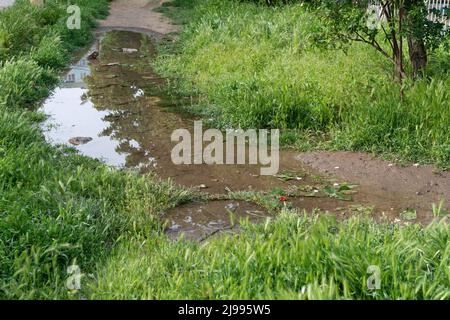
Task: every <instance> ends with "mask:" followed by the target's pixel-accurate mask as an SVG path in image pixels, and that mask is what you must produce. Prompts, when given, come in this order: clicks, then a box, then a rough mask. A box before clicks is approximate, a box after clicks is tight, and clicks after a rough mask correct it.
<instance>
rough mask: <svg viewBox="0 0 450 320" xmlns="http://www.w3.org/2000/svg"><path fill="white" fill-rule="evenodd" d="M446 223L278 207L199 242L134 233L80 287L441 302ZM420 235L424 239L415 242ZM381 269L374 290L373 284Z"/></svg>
mask: <svg viewBox="0 0 450 320" xmlns="http://www.w3.org/2000/svg"><path fill="white" fill-rule="evenodd" d="M449 236H450V233H449V230H448V223H447V222H446V221H444V220H441V221H440V222H437V221H436V222H434V223H433V224H431V225H430V226H428V227H426V228H425V229H422V228H421V227H420V226H418V225H411V226H408V227H399V226H396V225H392V224H376V223H374V222H373V221H372V220H370V219H368V218H362V217H354V218H351V219H350V220H347V221H345V222H336V219H335V218H334V217H331V216H308V215H303V214H297V213H295V212H287V211H285V212H283V213H281V214H280V216H279V217H277V218H276V219H275V220H274V221H267V222H266V223H262V224H259V225H252V224H246V225H245V227H244V228H243V230H242V232H241V233H240V234H239V235H236V236H233V237H228V236H223V237H216V238H214V239H211V240H210V241H209V242H208V243H206V244H195V243H187V242H182V241H179V242H169V241H167V240H166V239H164V238H155V237H152V238H148V237H141V238H136V239H134V240H133V241H131V242H126V243H124V244H122V245H121V246H120V247H118V248H117V250H115V254H114V255H112V256H111V258H110V259H108V261H107V263H106V264H104V265H103V266H102V267H100V268H99V271H98V274H97V279H96V281H93V282H92V283H91V285H90V289H86V294H88V295H89V296H90V297H92V298H101V299H112V298H113V299H117V298H118V299H123V298H132V299H449V298H450V270H449V268H448V261H449V258H450V257H449V256H450V246H449V244H448V241H449ZM423 239H427V240H426V241H423ZM376 268H377V269H378V270H379V271H380V273H379V281H380V282H379V284H380V286H379V288H378V289H377V287H375V286H368V284H367V283H368V281H369V283H371V284H372V279H371V276H373V275H374V271H373V270H377V269H376Z"/></svg>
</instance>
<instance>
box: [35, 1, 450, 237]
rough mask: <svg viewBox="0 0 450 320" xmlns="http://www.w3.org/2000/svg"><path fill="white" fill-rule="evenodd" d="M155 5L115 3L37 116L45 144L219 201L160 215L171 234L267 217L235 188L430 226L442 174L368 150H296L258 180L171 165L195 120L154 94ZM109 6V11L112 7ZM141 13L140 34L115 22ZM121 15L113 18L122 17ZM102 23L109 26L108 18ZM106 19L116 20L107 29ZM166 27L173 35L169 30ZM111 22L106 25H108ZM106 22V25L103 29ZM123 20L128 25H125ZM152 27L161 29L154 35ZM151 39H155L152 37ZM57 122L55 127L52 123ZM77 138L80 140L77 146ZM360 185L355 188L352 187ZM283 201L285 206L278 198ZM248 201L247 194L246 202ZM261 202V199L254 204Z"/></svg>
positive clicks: (226, 170)
mask: <svg viewBox="0 0 450 320" xmlns="http://www.w3.org/2000/svg"><path fill="white" fill-rule="evenodd" d="M144 2H145V3H147V4H148V3H151V5H154V4H155V3H157V2H158V1H126V3H127V4H130V6H129V7H127V8H128V9H126V10H127V11H126V12H128V13H125V12H122V11H121V10H119V9H120V8H121V7H123V6H124V5H125V1H120V0H119V1H116V2H113V6H112V7H113V10H112V11H111V16H110V17H109V18H108V20H109V22H108V23H102V25H103V27H101V28H100V29H99V30H98V42H97V43H95V44H94V46H93V48H92V49H91V51H90V52H94V51H99V56H98V57H97V58H96V59H94V60H89V59H88V58H87V57H88V54H87V55H86V56H84V57H83V58H82V59H81V60H80V61H78V62H77V63H76V64H74V65H73V66H72V67H71V70H70V71H69V72H68V74H67V75H66V77H65V78H64V80H63V81H62V83H61V85H60V87H59V88H58V89H57V90H56V91H55V93H54V95H53V96H52V97H51V98H50V99H48V100H47V102H46V103H45V105H44V106H43V111H44V112H46V113H47V114H49V115H51V118H50V120H49V122H48V123H47V124H52V126H51V127H50V128H49V129H48V130H47V131H46V136H47V138H48V139H49V140H50V141H52V142H53V143H57V144H59V143H64V144H68V143H72V144H73V145H74V147H76V148H77V149H78V150H79V151H80V152H81V153H83V154H85V155H88V156H91V157H95V158H100V159H102V160H103V161H104V162H105V163H107V164H110V165H113V166H117V167H125V168H134V169H136V170H139V171H141V172H149V171H154V172H156V173H157V175H158V176H159V177H161V178H162V179H167V178H170V179H172V180H173V181H174V182H175V183H177V184H179V185H181V186H185V187H193V188H197V189H198V190H199V191H201V192H204V193H207V194H209V195H210V197H211V198H214V199H217V200H216V201H210V202H208V203H206V204H204V203H201V204H195V203H193V204H187V205H183V206H180V207H178V208H175V209H173V210H170V211H169V212H167V213H165V217H166V218H167V219H168V222H169V225H168V232H169V234H170V235H171V236H174V237H177V236H178V235H179V234H185V235H187V237H189V238H192V239H199V240H202V239H205V238H207V237H208V236H209V235H212V234H216V233H217V231H221V230H225V231H228V230H230V229H233V228H234V225H233V224H232V223H230V215H234V216H236V217H238V218H241V217H248V218H249V219H250V220H251V221H258V220H259V219H261V218H262V217H264V216H267V211H268V209H267V205H266V207H262V206H261V201H259V203H257V202H258V201H257V197H256V196H255V195H253V196H247V197H246V200H249V199H250V200H252V201H251V202H248V201H243V200H244V199H239V197H237V196H236V192H237V191H246V192H247V193H246V194H260V195H262V196H263V197H265V199H268V201H269V207H270V206H271V205H280V206H284V205H288V206H292V207H294V208H299V209H305V210H307V211H311V210H313V209H316V208H318V209H320V210H327V211H330V212H333V213H336V214H337V215H338V217H348V216H350V215H353V214H359V213H361V212H362V213H367V212H368V209H367V207H373V210H369V211H372V214H373V215H375V217H382V216H385V217H387V218H390V219H392V220H396V219H400V220H398V221H401V220H403V221H405V219H404V218H403V213H404V212H405V211H406V212H409V213H411V212H416V213H415V214H413V215H411V214H409V216H408V218H407V219H406V220H408V221H411V222H414V221H419V222H424V223H426V222H429V221H430V220H431V219H432V218H433V215H432V212H431V204H432V203H438V202H439V201H440V200H441V199H444V200H445V199H449V193H450V185H449V181H450V179H449V177H450V176H449V173H448V172H441V173H439V172H434V171H433V168H431V167H423V166H418V167H415V166H411V167H406V168H403V167H398V166H395V165H391V164H390V163H389V162H386V161H382V160H378V159H373V158H371V157H370V156H369V155H367V154H361V153H348V152H332V153H331V152H313V153H299V152H295V151H286V150H285V151H282V152H281V154H280V171H279V175H278V176H261V175H260V172H259V170H260V167H259V166H256V165H253V166H252V165H206V164H201V165H175V164H173V162H172V160H171V151H172V148H173V146H174V145H175V144H174V143H172V142H171V139H170V138H171V134H172V132H173V130H175V129H180V128H185V129H188V130H189V131H191V132H192V128H193V122H194V120H195V119H193V118H191V117H189V116H186V115H185V114H183V113H179V112H176V110H177V106H178V104H179V103H188V102H186V101H184V102H183V100H182V99H180V101H181V102H180V101H177V102H174V101H169V100H167V99H165V98H164V97H163V96H162V95H161V92H162V91H161V88H162V87H163V86H164V85H165V79H162V78H161V77H159V76H158V75H157V74H155V73H154V72H153V70H152V68H151V60H152V59H153V57H154V55H155V48H154V41H155V37H153V38H151V37H148V36H146V35H149V34H150V35H155V33H154V32H153V31H154V30H152V29H147V28H151V26H152V25H154V24H155V22H154V21H153V22H152V20H151V19H150V21H147V20H146V19H147V18H148V17H154V19H159V18H158V15H157V16H153V13H151V14H150V15H148V12H147V11H151V10H149V9H148V7H146V4H145V3H144ZM114 8H116V9H114ZM134 10H138V11H144V12H146V13H142V16H145V17H147V18H146V19H145V20H146V22H145V23H147V25H146V27H145V28H146V29H145V30H144V31H145V32H144V33H145V34H146V35H144V34H142V33H137V32H130V31H108V30H111V29H115V28H118V29H120V30H124V29H125V30H132V31H140V32H142V29H139V30H136V28H142V27H140V26H139V27H138V26H137V25H138V24H139V22H138V20H137V19H136V18H135V17H134V18H133V19H128V20H134V22H133V23H134V24H133V25H132V26H129V25H130V24H126V25H125V26H122V25H120V19H123V18H124V17H128V18H130V16H129V14H130V12H133V11H134ZM119 13H120V14H119ZM108 20H107V21H108ZM113 21H116V22H114V23H113ZM161 21H163V20H158V22H157V23H156V25H159V24H161V23H162V24H164V25H165V27H164V28H163V29H164V30H166V31H168V30H172V29H171V28H172V27H171V26H170V25H169V24H166V22H161ZM116 23H117V24H119V25H118V26H116V27H115V26H113V25H114V24H116ZM107 24H110V28H111V29H105V25H107ZM124 24H125V23H124ZM161 30H162V29H159V31H158V32H161ZM156 38H158V37H157V36H156ZM55 124H56V125H55ZM78 142H80V143H78ZM354 184H357V185H358V186H353V185H354ZM280 196H284V197H286V201H283V202H282V203H281V202H280V201H279V199H280ZM244 198H245V197H244ZM260 200H261V199H260Z"/></svg>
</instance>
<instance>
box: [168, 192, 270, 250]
mask: <svg viewBox="0 0 450 320" xmlns="http://www.w3.org/2000/svg"><path fill="white" fill-rule="evenodd" d="M265 218H267V213H266V210H265V209H263V208H262V207H260V206H257V205H255V204H252V203H249V202H245V201H228V200H220V201H211V202H208V203H201V204H197V203H193V204H186V205H183V206H180V207H178V208H175V209H172V210H171V211H169V212H167V214H166V216H165V219H166V221H167V229H166V230H167V234H168V235H169V237H171V238H172V239H176V238H179V237H180V236H183V237H184V238H185V239H187V240H200V241H202V240H206V239H207V238H209V237H211V236H213V235H216V234H218V233H224V232H236V230H237V229H238V228H239V222H241V221H242V219H248V221H250V222H259V221H261V220H264V219H265Z"/></svg>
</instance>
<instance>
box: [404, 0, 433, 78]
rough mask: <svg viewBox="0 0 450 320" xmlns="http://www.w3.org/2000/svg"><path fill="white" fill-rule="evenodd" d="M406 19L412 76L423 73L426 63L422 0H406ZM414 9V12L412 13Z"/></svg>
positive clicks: (423, 5) (423, 4) (424, 12)
mask: <svg viewBox="0 0 450 320" xmlns="http://www.w3.org/2000/svg"><path fill="white" fill-rule="evenodd" d="M405 4H406V5H405V9H406V10H405V15H406V21H407V23H408V25H409V30H408V34H407V41H408V51H409V60H410V62H411V67H412V71H413V76H414V78H416V77H418V76H420V75H422V74H423V72H424V70H425V67H426V66H427V63H428V54H427V48H426V46H425V42H424V39H423V38H421V37H420V35H421V34H423V20H424V19H427V18H426V14H427V13H426V7H425V2H424V1H423V0H407V1H406V2H405ZM414 11H415V13H413V12H414Z"/></svg>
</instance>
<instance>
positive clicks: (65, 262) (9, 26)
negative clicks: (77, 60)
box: [0, 0, 188, 298]
mask: <svg viewBox="0 0 450 320" xmlns="http://www.w3.org/2000/svg"><path fill="white" fill-rule="evenodd" d="M74 3H77V4H78V5H79V6H80V7H81V12H82V29H81V30H72V31H71V30H69V29H67V28H66V27H65V24H66V19H67V16H68V15H67V14H66V6H67V2H66V1H65V0H61V1H46V5H45V6H44V7H43V8H36V7H33V6H30V5H29V4H28V1H18V3H17V4H16V5H14V6H13V7H11V8H8V9H6V10H4V11H2V12H0V43H1V47H0V59H1V67H0V88H1V90H0V298H64V297H68V290H67V288H66V286H65V282H66V279H67V277H68V275H67V274H66V269H67V266H69V265H71V264H72V263H76V264H78V265H79V266H80V268H81V271H82V272H83V273H88V272H90V271H92V269H93V266H94V264H95V263H96V262H97V261H99V260H100V259H101V258H102V257H104V256H105V254H107V252H108V250H109V248H111V247H112V246H113V245H114V243H115V242H116V240H117V239H118V237H120V236H121V235H124V234H125V233H127V232H130V233H134V232H137V230H146V231H148V232H150V231H151V230H156V229H157V227H158V223H157V222H155V219H153V217H156V215H157V213H158V212H159V210H160V209H161V208H164V207H167V206H172V205H174V204H175V203H177V201H179V200H182V199H184V198H185V197H187V195H188V193H187V192H185V191H182V190H175V189H174V188H173V187H172V186H171V185H170V184H169V183H155V182H154V179H152V178H151V177H139V176H138V175H137V174H133V173H125V172H119V171H116V170H112V169H110V168H108V167H106V166H104V165H102V164H100V163H99V162H97V161H94V160H90V159H88V158H86V157H81V156H78V155H76V154H74V153H73V151H71V150H68V149H65V148H56V147H52V146H50V145H49V144H47V143H46V142H45V140H44V137H43V134H42V132H41V130H40V129H39V126H38V121H39V120H42V115H41V114H38V113H37V112H35V111H34V110H35V106H36V105H37V104H38V103H39V102H40V101H42V99H44V98H45V97H46V96H47V95H48V94H49V93H50V90H51V89H52V87H53V86H54V85H55V84H56V83H57V81H58V71H59V70H60V69H61V68H62V67H64V66H65V65H66V63H67V62H68V57H69V55H68V53H69V52H70V51H72V50H74V49H76V48H79V47H81V46H84V45H86V44H88V43H89V42H90V41H91V39H92V35H91V31H90V30H91V28H92V27H93V26H94V25H95V18H96V17H101V16H104V15H105V14H107V10H108V1H102V0H101V1H99V0H89V1H88V0H79V1H74Z"/></svg>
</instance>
